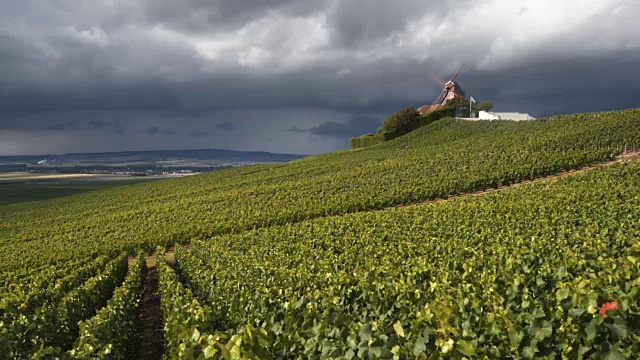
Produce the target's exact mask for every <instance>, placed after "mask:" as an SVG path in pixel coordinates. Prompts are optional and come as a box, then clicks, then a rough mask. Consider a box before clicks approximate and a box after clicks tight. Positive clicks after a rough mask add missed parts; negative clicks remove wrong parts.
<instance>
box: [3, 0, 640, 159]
mask: <svg viewBox="0 0 640 360" xmlns="http://www.w3.org/2000/svg"><path fill="white" fill-rule="evenodd" d="M638 18H640V3H639V2H638V1H636V0H563V1H557V0H484V1H471V0H457V1H450V0H449V1H448V0H439V1H432V0H211V1H206V0H181V1H175V0H3V1H2V4H1V5H0V155H13V154H43V153H64V152H81V151H82V152H88V151H116V150H142V149H145V150H146V149H189V148H223V149H237V150H265V151H273V152H288V153H303V154H311V153H318V152H325V151H330V150H333V149H339V148H346V147H347V146H348V139H349V138H350V137H352V136H356V135H359V134H363V133H366V132H372V131H375V129H376V128H377V127H378V126H379V124H380V122H381V121H382V120H383V119H384V118H386V117H387V116H388V115H389V114H391V113H393V112H395V111H396V110H399V109H401V108H404V107H407V106H415V107H418V106H420V105H423V104H426V103H431V102H432V101H433V99H434V98H435V97H436V96H437V93H438V92H439V90H440V89H439V87H438V86H436V85H435V84H434V82H433V80H431V79H430V74H437V75H439V76H440V77H443V78H444V77H447V76H449V75H450V74H451V73H452V72H453V71H454V70H455V68H456V67H457V66H458V65H459V64H460V63H462V62H464V63H466V64H467V67H466V70H465V71H464V72H463V74H462V75H461V76H460V84H461V86H462V88H463V89H464V90H465V91H466V92H467V94H468V95H472V96H473V97H474V98H475V99H476V100H493V101H494V103H495V104H496V110H498V111H500V110H502V111H521V112H529V113H531V114H532V115H534V116H543V115H553V114H558V113H571V112H582V111H595V110H607V109H615V108H626V107H636V106H638V105H640V35H638V27H637V21H638Z"/></svg>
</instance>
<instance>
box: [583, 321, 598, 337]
mask: <svg viewBox="0 0 640 360" xmlns="http://www.w3.org/2000/svg"><path fill="white" fill-rule="evenodd" d="M596 326H597V320H596V319H593V320H591V322H589V325H587V326H586V327H585V328H584V332H585V333H586V334H587V341H589V342H591V341H593V339H595V338H596V334H597V328H596Z"/></svg>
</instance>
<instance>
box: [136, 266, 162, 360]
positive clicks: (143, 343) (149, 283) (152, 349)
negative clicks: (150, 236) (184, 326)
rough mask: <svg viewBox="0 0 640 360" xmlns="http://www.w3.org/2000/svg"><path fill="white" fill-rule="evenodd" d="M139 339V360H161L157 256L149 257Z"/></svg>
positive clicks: (137, 356)
mask: <svg viewBox="0 0 640 360" xmlns="http://www.w3.org/2000/svg"><path fill="white" fill-rule="evenodd" d="M138 326H139V333H138V334H139V339H138V346H137V347H136V348H137V354H136V358H137V359H161V358H162V353H163V351H164V331H163V326H162V310H161V309H160V295H158V273H157V270H156V256H155V254H152V255H151V256H148V257H147V277H146V278H145V280H144V289H143V290H142V296H141V298H140V304H139V306H138Z"/></svg>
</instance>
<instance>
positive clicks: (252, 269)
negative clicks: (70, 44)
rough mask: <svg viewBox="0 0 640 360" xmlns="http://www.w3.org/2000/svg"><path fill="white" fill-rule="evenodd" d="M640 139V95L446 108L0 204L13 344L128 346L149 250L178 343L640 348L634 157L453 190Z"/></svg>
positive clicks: (616, 150)
mask: <svg viewBox="0 0 640 360" xmlns="http://www.w3.org/2000/svg"><path fill="white" fill-rule="evenodd" d="M639 146H640V110H637V109H632V110H625V111H613V112H606V113H590V114H578V115H565V116H558V117H555V118H552V119H541V120H536V121H528V122H510V121H491V122H488V121H487V122H483V121H477V122H469V121H463V120H455V119H443V120H439V121H436V122H434V123H432V124H430V125H428V126H425V127H423V128H420V129H418V130H416V131H414V132H412V133H409V134H408V135H405V136H402V137H399V138H397V139H394V140H392V141H388V142H385V143H382V144H378V145H374V146H371V147H369V148H366V149H361V150H356V151H338V152H334V153H329V154H323V155H317V156H311V157H308V158H304V159H300V160H296V161H293V162H291V163H287V164H278V165H255V166H247V167H241V168H236V169H229V170H221V171H216V172H212V173H208V174H203V175H199V176H192V177H185V178H180V179H172V180H163V181H158V182H153V183H144V184H137V185H131V186H125V187H121V188H114V189H105V190H99V191H94V192H88V193H83V194H78V195H72V196H67V197H62V198H58V199H51V200H45V201H37V202H31V203H23V204H14V205H6V206H0V244H1V245H2V249H3V252H4V253H3V258H2V261H1V262H0V274H1V276H0V288H1V289H2V292H1V293H0V294H1V295H0V359H4V358H6V359H97V358H98V359H129V358H136V356H137V355H136V354H137V352H136V351H137V349H136V347H137V341H138V340H137V337H138V335H139V334H138V333H139V330H138V329H139V328H140V326H141V324H140V323H139V322H140V321H139V319H138V313H139V311H140V308H139V305H138V304H139V303H141V297H142V293H143V286H144V287H145V288H146V286H147V285H146V283H147V282H146V281H145V278H147V279H149V277H150V276H151V275H150V274H151V273H152V272H151V271H150V270H149V269H148V267H147V263H146V262H145V257H146V256H148V255H149V254H150V253H151V252H153V251H155V252H156V254H157V259H155V263H156V265H155V267H156V268H157V291H156V294H157V295H159V305H158V308H159V310H158V314H157V316H158V317H161V318H162V329H161V333H162V342H163V344H164V346H163V347H162V349H161V350H162V352H163V353H164V356H165V358H168V359H208V358H212V359H637V358H638V356H640V294H639V291H640V241H639V240H640V196H639V194H640V192H639V189H640V162H639V161H636V160H629V161H624V162H617V163H615V164H607V166H601V167H597V168H591V169H588V170H585V171H583V172H581V173H579V174H575V175H571V176H563V177H561V178H559V179H547V180H546V181H538V182H535V183H532V184H522V185H520V186H517V187H513V188H508V189H501V190H500V191H493V192H488V193H484V194H480V195H478V196H459V197H456V198H452V199H449V198H451V197H454V196H457V195H465V194H467V193H473V192H479V191H482V190H487V189H495V188H502V187H507V186H509V185H513V184H515V183H520V182H523V181H527V180H535V179H539V178H541V177H545V176H550V175H557V174H560V173H562V172H566V171H569V170H575V169H581V168H584V167H587V166H592V165H595V164H599V163H613V162H614V161H615V160H616V159H617V158H618V157H619V156H621V155H622V154H634V153H637V149H638V147H639ZM435 199H448V200H446V201H436V202H430V200H435ZM173 247H175V250H172V251H170V252H169V253H168V254H167V255H165V252H166V251H167V250H168V249H169V248H173ZM151 266H153V265H151ZM154 276H155V275H154ZM608 308H609V309H610V310H608V311H607V309H608Z"/></svg>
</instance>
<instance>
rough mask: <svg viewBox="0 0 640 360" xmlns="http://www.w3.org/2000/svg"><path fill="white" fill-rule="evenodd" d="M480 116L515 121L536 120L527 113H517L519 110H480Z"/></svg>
mask: <svg viewBox="0 0 640 360" xmlns="http://www.w3.org/2000/svg"><path fill="white" fill-rule="evenodd" d="M478 118H479V119H480V120H515V121H526V120H535V118H534V117H533V116H530V115H529V114H525V113H517V112H503V113H499V112H490V111H480V113H479V114H478Z"/></svg>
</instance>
